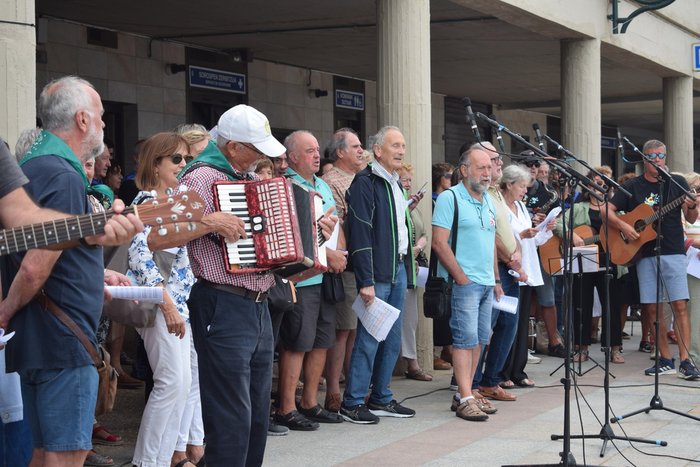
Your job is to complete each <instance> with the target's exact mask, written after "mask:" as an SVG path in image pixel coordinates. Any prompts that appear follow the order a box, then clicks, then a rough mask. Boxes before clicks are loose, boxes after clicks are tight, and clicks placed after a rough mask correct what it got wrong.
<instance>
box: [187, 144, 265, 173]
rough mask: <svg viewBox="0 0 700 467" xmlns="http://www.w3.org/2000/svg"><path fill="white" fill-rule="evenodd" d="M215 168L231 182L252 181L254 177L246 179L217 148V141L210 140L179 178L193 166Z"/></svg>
mask: <svg viewBox="0 0 700 467" xmlns="http://www.w3.org/2000/svg"><path fill="white" fill-rule="evenodd" d="M193 165H194V166H196V167H199V166H205V167H206V166H213V167H214V168H216V169H218V170H219V171H220V172H221V173H223V174H224V175H226V176H227V177H228V179H229V180H244V179H246V178H248V179H250V180H252V179H253V177H252V175H250V174H248V177H246V176H245V175H244V174H241V173H239V172H238V171H237V170H236V169H234V168H233V167H232V166H231V163H230V162H229V161H228V159H226V156H225V155H224V153H223V152H221V150H220V149H219V148H218V147H217V146H216V141H214V140H210V141H209V144H207V147H205V148H204V150H203V151H202V152H200V153H199V155H198V156H197V158H196V159H195V160H193V161H192V162H190V163H189V164H187V165H186V166H185V168H184V169H182V172H180V175H179V176H178V178H181V177H182V176H183V175H184V174H186V173H187V172H190V171H191V169H190V168H191V167H192V166H193Z"/></svg>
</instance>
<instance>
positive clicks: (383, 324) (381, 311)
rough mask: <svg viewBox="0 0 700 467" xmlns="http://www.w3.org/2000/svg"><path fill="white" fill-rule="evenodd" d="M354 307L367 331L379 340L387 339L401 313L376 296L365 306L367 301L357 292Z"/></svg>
mask: <svg viewBox="0 0 700 467" xmlns="http://www.w3.org/2000/svg"><path fill="white" fill-rule="evenodd" d="M352 309H353V310H355V313H357V316H358V318H360V321H361V322H362V325H363V326H364V327H365V329H366V330H367V332H369V333H370V334H371V335H372V337H374V338H375V339H377V341H378V342H382V341H383V340H385V339H386V336H387V335H388V334H389V331H390V330H391V327H392V326H393V325H394V322H395V321H396V320H397V319H398V317H399V313H400V311H399V310H398V309H397V308H394V307H393V306H391V305H389V304H388V303H386V302H384V301H382V300H380V299H378V298H376V297H375V298H374V301H373V302H372V304H371V305H370V306H365V301H364V300H362V297H361V296H360V294H357V298H356V299H355V303H353V304H352Z"/></svg>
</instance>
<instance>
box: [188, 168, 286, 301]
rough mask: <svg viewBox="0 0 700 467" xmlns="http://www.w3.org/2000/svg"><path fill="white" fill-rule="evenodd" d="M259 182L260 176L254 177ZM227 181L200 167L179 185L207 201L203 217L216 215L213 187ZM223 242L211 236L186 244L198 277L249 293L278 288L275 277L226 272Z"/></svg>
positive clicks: (213, 234) (225, 178)
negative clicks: (249, 291)
mask: <svg viewBox="0 0 700 467" xmlns="http://www.w3.org/2000/svg"><path fill="white" fill-rule="evenodd" d="M231 170H233V171H234V172H236V173H237V174H239V175H240V176H241V178H242V179H245V178H247V177H244V176H243V174H241V172H238V171H237V170H236V169H234V168H233V167H231ZM251 176H253V177H254V178H255V180H258V177H257V175H255V174H251ZM219 181H228V177H226V175H224V174H223V173H221V172H219V171H218V170H216V169H214V168H211V167H199V168H197V169H194V170H193V171H191V172H189V173H187V174H185V175H184V176H183V177H182V179H180V183H181V184H182V185H185V186H187V187H188V188H189V189H190V190H194V191H196V192H197V193H198V194H199V196H201V197H202V200H203V201H204V205H205V207H204V210H203V212H202V215H203V216H206V215H207V214H211V213H213V212H216V211H217V209H216V207H215V204H214V183H215V182H219ZM222 240H223V238H222V237H220V236H219V235H218V234H216V233H214V232H212V233H210V234H207V235H204V236H203V237H199V238H196V239H194V240H191V241H190V242H189V243H188V244H187V250H188V252H189V256H190V263H191V265H192V272H193V273H194V275H195V277H197V278H202V279H206V280H208V281H209V282H214V283H216V284H229V285H236V286H238V287H245V288H246V289H248V290H253V291H256V292H264V291H266V290H268V289H269V288H270V287H272V286H273V285H274V284H275V279H274V277H273V275H272V274H270V273H264V274H230V273H229V272H227V271H226V266H227V265H226V260H225V259H224V251H223V241H222Z"/></svg>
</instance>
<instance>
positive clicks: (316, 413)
mask: <svg viewBox="0 0 700 467" xmlns="http://www.w3.org/2000/svg"><path fill="white" fill-rule="evenodd" d="M297 410H298V411H299V413H300V414H301V415H302V416H303V417H306V418H307V419H308V420H311V421H312V422H319V423H340V422H342V421H343V418H342V417H341V416H340V415H338V414H337V413H335V412H329V411H327V410H326V409H324V408H323V407H321V404H316V405H315V406H314V407H311V408H310V409H305V408H304V407H302V406H301V405H300V404H297ZM287 415H289V414H287Z"/></svg>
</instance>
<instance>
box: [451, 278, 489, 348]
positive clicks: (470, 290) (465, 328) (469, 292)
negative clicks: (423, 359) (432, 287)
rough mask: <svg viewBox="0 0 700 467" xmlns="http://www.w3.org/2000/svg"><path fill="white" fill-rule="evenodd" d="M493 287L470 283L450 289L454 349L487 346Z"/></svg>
mask: <svg viewBox="0 0 700 467" xmlns="http://www.w3.org/2000/svg"><path fill="white" fill-rule="evenodd" d="M492 306H493V286H490V285H489V286H487V285H480V284H477V283H476V282H470V283H468V284H464V285H455V286H454V287H453V289H452V317H451V318H450V327H451V328H452V338H453V339H454V344H453V347H454V348H455V349H474V348H476V347H478V346H479V344H484V345H485V344H488V343H489V336H490V334H491V309H492Z"/></svg>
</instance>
